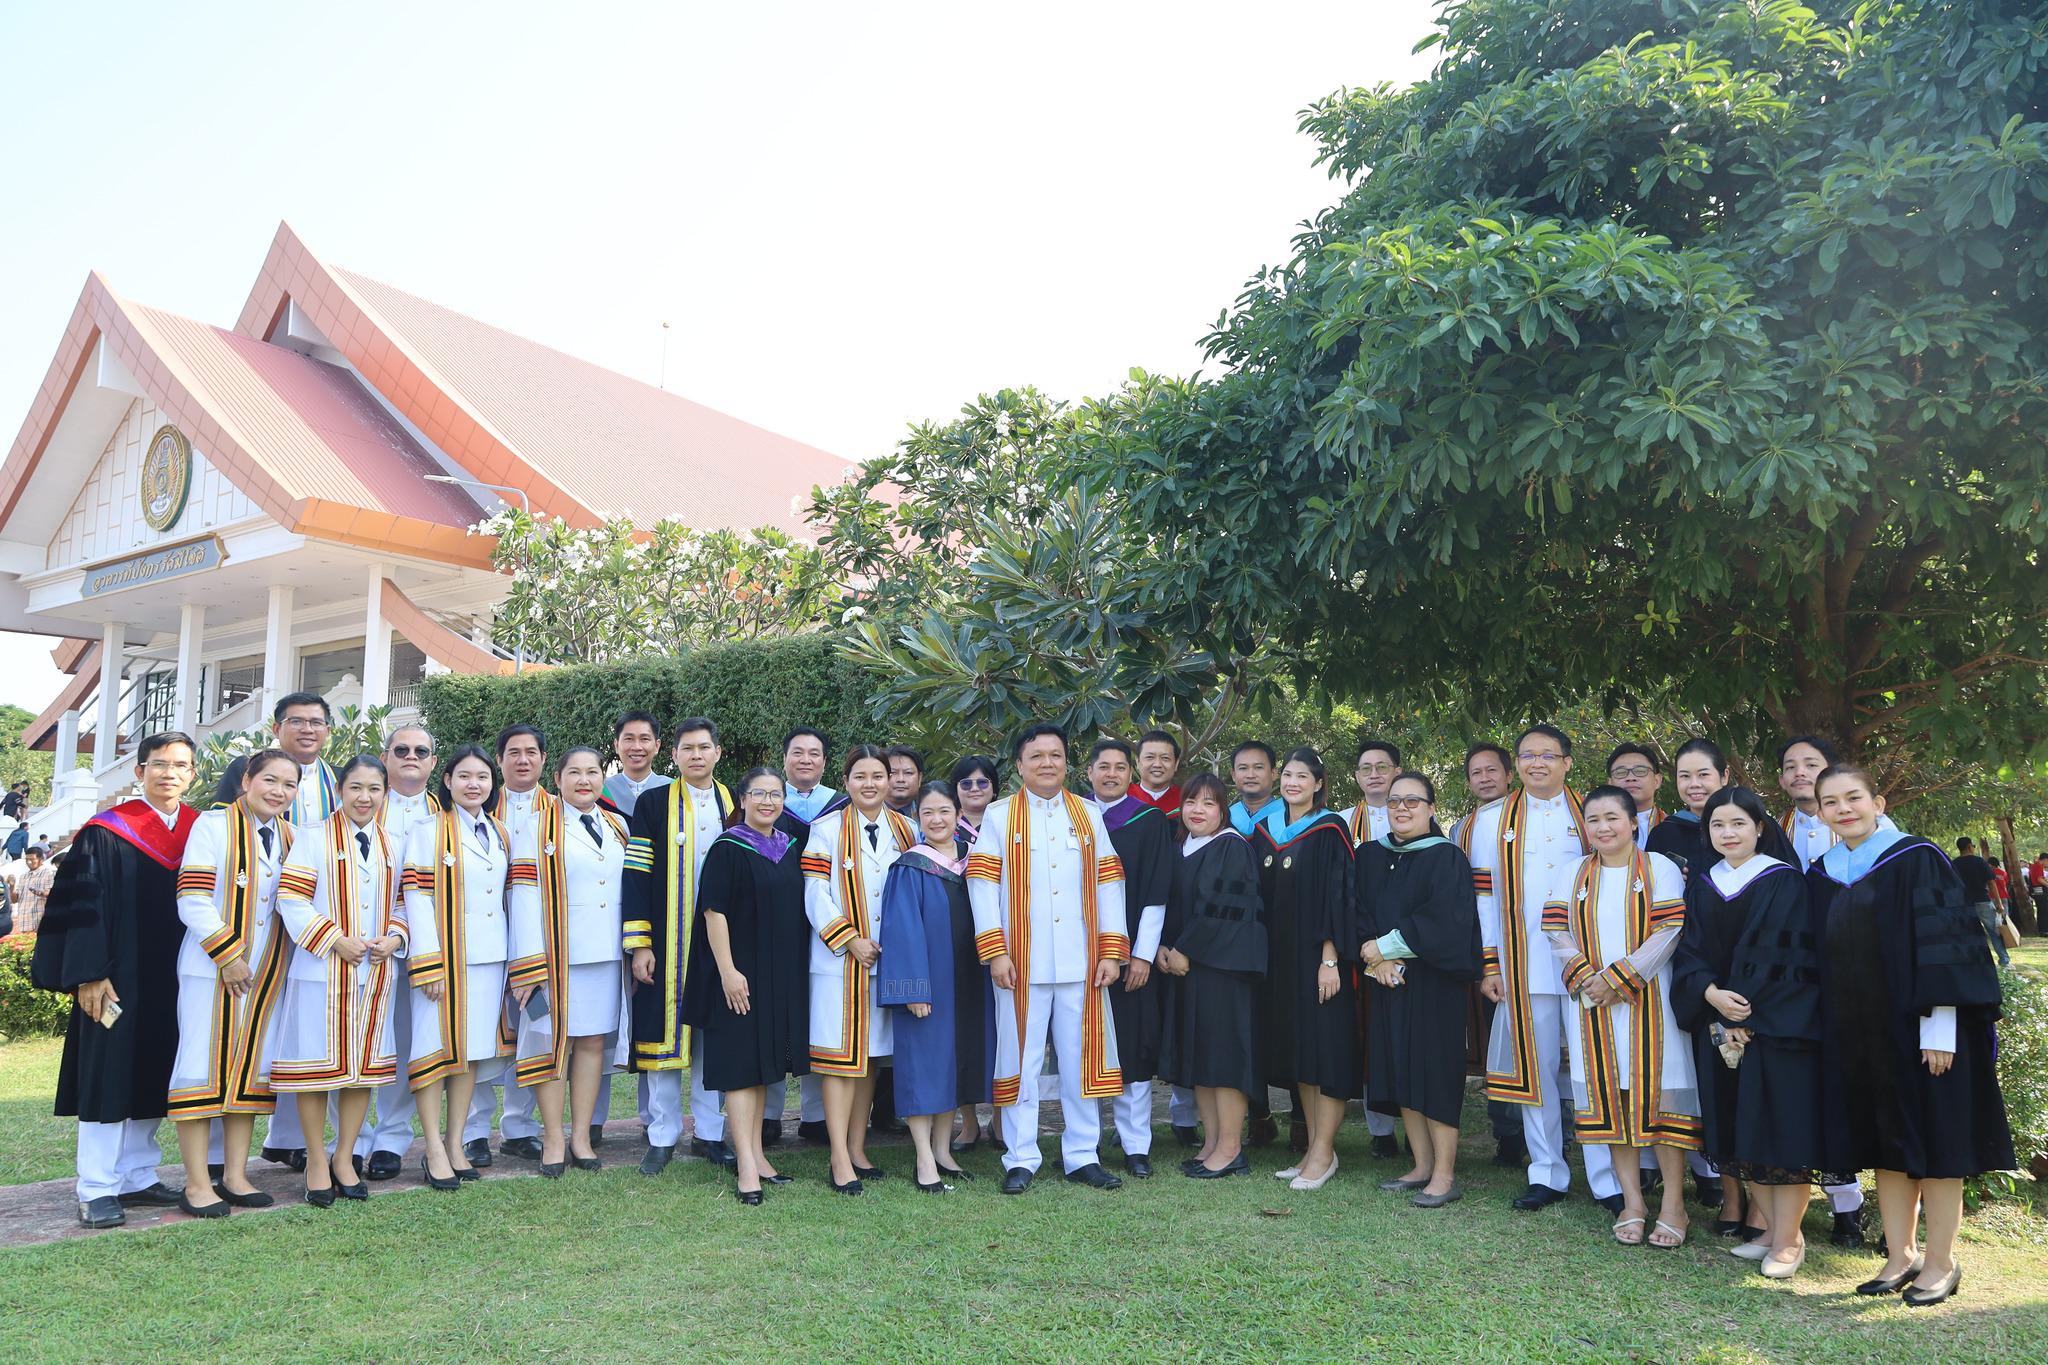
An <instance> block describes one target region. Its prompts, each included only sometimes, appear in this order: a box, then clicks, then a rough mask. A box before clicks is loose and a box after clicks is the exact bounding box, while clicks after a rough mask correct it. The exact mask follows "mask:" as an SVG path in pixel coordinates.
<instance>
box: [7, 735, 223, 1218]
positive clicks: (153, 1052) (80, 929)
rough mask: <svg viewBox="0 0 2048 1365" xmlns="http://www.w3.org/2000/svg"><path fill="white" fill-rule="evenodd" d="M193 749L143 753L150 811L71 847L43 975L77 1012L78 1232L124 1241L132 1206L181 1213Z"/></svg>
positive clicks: (66, 1098) (129, 811) (141, 807)
mask: <svg viewBox="0 0 2048 1365" xmlns="http://www.w3.org/2000/svg"><path fill="white" fill-rule="evenodd" d="M192 772H193V745H192V741H191V739H190V738H189V737H187V736H185V735H183V734H179V733H177V732H175V731H168V732H165V733H163V734H157V735H151V736H149V737H148V738H147V739H145V740H143V741H142V744H141V747H140V748H138V749H137V750H136V757H135V775H136V777H137V778H138V779H139V780H140V781H141V783H142V790H143V797H144V799H142V800H139V801H124V802H122V803H121V804H120V805H118V806H114V807H112V808H110V809H108V810H104V811H102V812H100V813H99V814H98V815H96V816H94V817H93V818H92V819H91V820H88V821H87V822H86V824H85V827H84V828H83V829H81V830H79V831H78V837H77V838H75V839H73V840H72V842H71V851H70V852H69V853H67V854H65V855H64V861H63V862H62V863H61V864H59V865H58V868H57V879H56V882H55V884H54V885H52V887H51V888H50V902H49V908H48V910H47V911H45V913H44V915H43V923H42V928H41V931H40V932H39V933H38V935H37V937H36V948H35V957H34V959H33V961H32V963H31V966H30V975H31V978H32V979H33V981H34V983H35V984H36V985H37V986H38V987H40V988H41V989H43V990H46V991H62V992H63V993H64V994H66V995H69V996H70V997H71V998H72V1006H71V1019H70V1021H69V1023H68V1024H67V1025H66V1026H65V1031H64V1058H63V1061H62V1062H61V1063H60V1064H59V1066H58V1070H57V1103H56V1113H57V1114H58V1115H59V1116H60V1117H68V1116H73V1115H75V1116H76V1117H77V1119H78V1221H79V1222H81V1223H83V1224H85V1226H87V1227H90V1228H110V1227H115V1226H118V1225H119V1224H120V1223H122V1222H124V1221H125V1215H124V1214H123V1213H122V1211H121V1210H122V1206H123V1205H135V1204H143V1205H155V1206H162V1207H168V1206H171V1205H175V1204H176V1203H177V1202H178V1199H179V1195H178V1193H177V1191H175V1190H171V1189H168V1188H166V1187H165V1186H164V1184H163V1182H162V1181H161V1180H159V1179H158V1178H157V1161H158V1157H159V1153H158V1149H157V1144H156V1132H157V1126H158V1125H159V1124H160V1123H161V1122H162V1121H163V1118H164V1113H165V1108H166V1101H167V1100H168V1098H169V1095H170V1089H171V1064H172V1062H173V1061H174V1060H175V1059H176V1057H177V1055H178V975H177V967H178V945H179V944H180V943H182V942H183V941H184V937H185V926H184V924H183V923H182V922H181V921H180V920H179V919H178V893H177V881H178V864H179V862H180V860H181V859H183V857H184V856H185V840H186V837H187V836H188V835H190V834H191V832H192V824H193V822H194V821H195V820H197V819H198V818H199V812H197V811H195V810H193V809H192V808H191V807H190V806H187V805H185V804H183V802H182V801H180V799H179V798H180V797H182V796H183V795H184V793H185V789H186V788H187V787H189V786H191V785H192Z"/></svg>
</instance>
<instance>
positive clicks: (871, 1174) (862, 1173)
mask: <svg viewBox="0 0 2048 1365" xmlns="http://www.w3.org/2000/svg"><path fill="white" fill-rule="evenodd" d="M887 1174H889V1173H888V1172H887V1171H885V1170H883V1169H882V1168H881V1167H880V1166H856V1167H854V1168H853V1177H854V1179H856V1180H880V1179H881V1178H882V1177H883V1176H885V1175H887Z"/></svg>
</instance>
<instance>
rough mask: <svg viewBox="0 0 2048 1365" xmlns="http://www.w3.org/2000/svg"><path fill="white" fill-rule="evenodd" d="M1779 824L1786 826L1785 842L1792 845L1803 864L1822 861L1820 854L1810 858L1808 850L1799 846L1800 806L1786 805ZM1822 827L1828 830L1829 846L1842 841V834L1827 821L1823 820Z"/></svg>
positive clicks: (1823, 850)
mask: <svg viewBox="0 0 2048 1365" xmlns="http://www.w3.org/2000/svg"><path fill="white" fill-rule="evenodd" d="M1778 824H1779V825H1780V826H1782V827H1783V828H1784V831H1785V842H1786V843H1788V844H1790V845H1792V852H1793V855H1794V856H1795V857H1797V858H1798V859H1799V861H1800V864H1801V865H1802V866H1804V865H1806V864H1807V863H1809V862H1815V863H1817V862H1819V861H1820V856H1819V854H1816V855H1815V856H1814V857H1812V858H1811V859H1809V858H1808V857H1807V856H1806V850H1805V849H1803V848H1801V847H1800V846H1799V836H1798V834H1797V833H1795V831H1796V830H1797V829H1798V827H1799V807H1797V806H1787V807H1785V813H1784V814H1783V815H1781V816H1779V817H1778ZM1820 827H1821V828H1822V829H1824V830H1826V831H1827V832H1828V848H1833V847H1834V846H1835V845H1836V844H1839V843H1841V842H1842V836H1841V835H1839V834H1837V833H1835V831H1834V827H1833V826H1832V825H1830V824H1828V822H1827V821H1825V820H1822V821H1821V822H1820ZM1827 851H1828V849H1827V848H1824V849H1822V850H1821V853H1826V852H1827Z"/></svg>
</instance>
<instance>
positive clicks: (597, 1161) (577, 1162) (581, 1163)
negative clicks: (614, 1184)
mask: <svg viewBox="0 0 2048 1365" xmlns="http://www.w3.org/2000/svg"><path fill="white" fill-rule="evenodd" d="M569 1164H570V1165H571V1166H574V1167H575V1168H576V1169H577V1170H579V1171H601V1170H603V1169H604V1159H603V1158H602V1157H595V1156H572V1157H570V1158H569Z"/></svg>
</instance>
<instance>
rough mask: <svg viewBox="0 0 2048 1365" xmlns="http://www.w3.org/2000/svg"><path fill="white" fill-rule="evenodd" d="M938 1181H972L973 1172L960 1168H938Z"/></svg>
mask: <svg viewBox="0 0 2048 1365" xmlns="http://www.w3.org/2000/svg"><path fill="white" fill-rule="evenodd" d="M939 1179H941V1180H972V1179H974V1172H972V1171H970V1170H967V1169H965V1168H964V1167H960V1166H941V1167H939Z"/></svg>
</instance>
